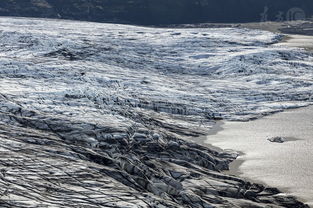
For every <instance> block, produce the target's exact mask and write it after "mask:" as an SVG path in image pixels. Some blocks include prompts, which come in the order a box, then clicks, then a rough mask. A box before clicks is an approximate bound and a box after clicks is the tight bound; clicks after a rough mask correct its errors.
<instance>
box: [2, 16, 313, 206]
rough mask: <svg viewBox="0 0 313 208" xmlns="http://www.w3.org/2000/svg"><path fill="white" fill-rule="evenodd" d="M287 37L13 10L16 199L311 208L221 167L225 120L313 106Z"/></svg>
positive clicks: (6, 119) (6, 39)
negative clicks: (217, 145)
mask: <svg viewBox="0 0 313 208" xmlns="http://www.w3.org/2000/svg"><path fill="white" fill-rule="evenodd" d="M282 38H283V36H282V35H280V34H274V33H271V32H267V31H261V30H251V29H241V28H190V29H178V28H153V27H140V26H129V25H119V24H103V23H91V22H75V21H65V20H47V19H29V18H28V19H27V18H4V17H3V18H0V46H1V49H2V50H1V51H0V139H1V141H0V154H1V159H0V169H1V170H0V172H1V173H2V174H1V176H0V183H1V184H2V185H3V186H1V187H0V191H1V193H3V194H1V196H2V197H1V202H0V203H1V206H2V207H12V206H14V207H50V206H51V207H69V206H74V205H75V206H76V205H80V206H87V207H236V206H238V207H240V206H243V205H247V206H251V207H264V206H265V205H273V207H286V206H287V205H288V206H289V205H290V206H291V207H292V206H295V204H296V205H297V206H299V207H305V205H303V204H302V203H301V202H297V201H296V199H294V198H293V197H291V196H285V195H284V194H282V193H280V191H279V190H276V189H275V188H270V187H266V186H263V185H260V184H254V183H251V182H248V181H245V180H243V179H240V178H236V177H233V176H227V175H224V174H223V173H221V171H222V170H226V169H227V168H228V164H229V163H230V162H231V161H232V160H234V159H235V158H236V155H235V154H232V153H224V152H218V151H215V150H212V149H210V148H208V147H204V146H201V145H198V144H194V143H193V142H191V141H190V138H191V137H201V136H204V135H206V133H207V132H208V130H209V129H210V128H211V127H212V126H213V125H214V123H215V121H216V120H220V119H226V120H241V121H242V120H250V119H255V118H259V117H262V116H264V115H268V114H271V113H275V112H279V111H282V110H284V109H288V108H295V107H302V106H307V105H310V104H311V103H312V92H313V56H312V54H311V53H310V52H307V51H305V50H303V49H298V48H289V47H285V46H279V45H277V44H276V43H278V42H279V41H281V39H282Z"/></svg>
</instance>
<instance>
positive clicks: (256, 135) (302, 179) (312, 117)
mask: <svg viewBox="0 0 313 208" xmlns="http://www.w3.org/2000/svg"><path fill="white" fill-rule="evenodd" d="M219 125H220V124H219ZM222 128H223V130H221V131H219V132H218V133H217V134H212V135H209V136H208V137H207V140H206V142H207V143H208V144H212V145H214V146H217V147H219V148H222V149H231V150H236V151H240V152H241V156H239V158H238V160H236V161H235V162H234V163H233V164H232V166H231V171H230V172H229V173H230V174H234V175H240V176H241V177H245V178H249V179H251V180H254V181H257V182H262V183H264V184H269V185H270V186H274V187H279V188H280V189H282V190H283V191H286V192H287V193H290V194H292V195H295V196H297V197H299V198H300V199H302V200H303V201H305V202H307V203H309V204H310V206H312V205H313V189H312V187H313V162H312V161H313V152H312V149H313V106H310V107H307V108H301V109H296V110H288V111H285V112H282V113H278V114H274V115H271V116H268V117H264V118H262V119H258V120H254V121H250V122H225V123H224V124H223V125H222ZM274 136H283V137H286V138H287V139H288V141H287V142H285V143H272V142H269V141H268V140H267V138H270V137H274Z"/></svg>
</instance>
